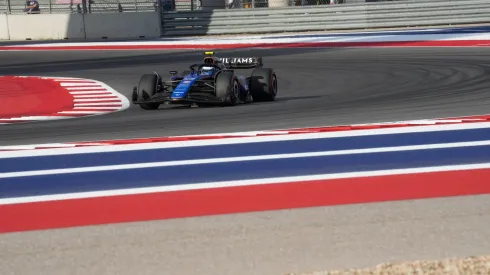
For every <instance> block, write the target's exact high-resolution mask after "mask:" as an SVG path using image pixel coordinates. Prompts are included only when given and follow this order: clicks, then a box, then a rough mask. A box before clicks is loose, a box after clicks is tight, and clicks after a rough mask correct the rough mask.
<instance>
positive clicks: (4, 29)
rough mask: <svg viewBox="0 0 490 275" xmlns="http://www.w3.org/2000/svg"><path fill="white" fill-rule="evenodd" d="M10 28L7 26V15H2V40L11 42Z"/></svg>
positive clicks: (0, 22)
mask: <svg viewBox="0 0 490 275" xmlns="http://www.w3.org/2000/svg"><path fill="white" fill-rule="evenodd" d="M9 39H10V35H9V27H8V24H7V15H6V14H0V40H9Z"/></svg>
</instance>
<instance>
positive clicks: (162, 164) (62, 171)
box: [0, 141, 490, 178]
mask: <svg viewBox="0 0 490 275" xmlns="http://www.w3.org/2000/svg"><path fill="white" fill-rule="evenodd" d="M482 145H490V141H475V142H457V143H446V144H429V145H411V146H396V147H382V148H368V149H352V150H337V151H324V152H308V153H295V154H274V155H260V156H243V157H228V158H209V159H193V160H176V161H161V162H147V163H134V164H119V165H105V166H92V167H76V168H63V169H49V170H36V171H21V172H8V173H0V178H16V177H31V176H40V175H57V174H72V173H85V172H100V171H115V170H129V169H140V168H155V167H169V166H182V165H197V164H211V163H223V162H239V161H255V160H271V159H291V158H305V157H322V156H339V155H351V154H369V153H371V154H372V153H383V152H400V151H414V150H430V149H441V148H456V147H473V146H482Z"/></svg>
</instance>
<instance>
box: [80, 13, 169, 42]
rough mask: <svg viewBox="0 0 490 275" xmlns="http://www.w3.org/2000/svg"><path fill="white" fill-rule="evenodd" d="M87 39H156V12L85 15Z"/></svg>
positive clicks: (159, 23) (159, 28) (158, 35)
mask: <svg viewBox="0 0 490 275" xmlns="http://www.w3.org/2000/svg"><path fill="white" fill-rule="evenodd" d="M85 33H86V38H87V39H100V38H104V39H105V38H107V39H120V38H156V37H160V34H161V22H160V14H159V13H158V12H121V13H99V14H97V13H92V14H90V13H89V14H85Z"/></svg>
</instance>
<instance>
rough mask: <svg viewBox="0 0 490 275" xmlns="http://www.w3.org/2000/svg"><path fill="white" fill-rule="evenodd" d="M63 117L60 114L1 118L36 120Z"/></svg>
mask: <svg viewBox="0 0 490 275" xmlns="http://www.w3.org/2000/svg"><path fill="white" fill-rule="evenodd" d="M60 118H63V117H60V116H23V117H13V118H0V120H13V121H14V120H15V121H17V120H28V121H35V120H54V119H60Z"/></svg>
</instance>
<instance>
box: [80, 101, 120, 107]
mask: <svg viewBox="0 0 490 275" xmlns="http://www.w3.org/2000/svg"><path fill="white" fill-rule="evenodd" d="M100 105H117V106H124V104H123V103H121V102H100V103H75V104H74V106H75V107H82V106H85V107H87V106H100Z"/></svg>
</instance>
